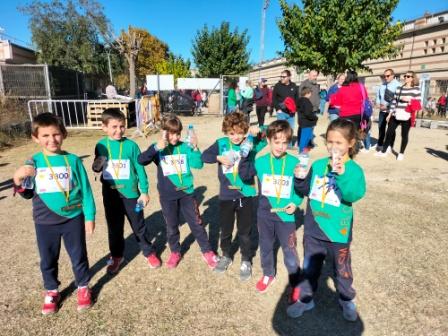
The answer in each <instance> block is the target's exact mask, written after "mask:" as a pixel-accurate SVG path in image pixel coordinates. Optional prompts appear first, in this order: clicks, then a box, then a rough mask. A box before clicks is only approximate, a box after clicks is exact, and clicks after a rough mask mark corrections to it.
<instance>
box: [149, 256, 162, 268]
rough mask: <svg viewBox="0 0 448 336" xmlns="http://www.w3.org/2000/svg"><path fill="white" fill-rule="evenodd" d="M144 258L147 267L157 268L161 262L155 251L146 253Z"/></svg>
mask: <svg viewBox="0 0 448 336" xmlns="http://www.w3.org/2000/svg"><path fill="white" fill-rule="evenodd" d="M146 260H148V265H149V268H159V267H160V265H161V264H162V263H161V261H160V259H159V258H158V257H157V255H156V254H155V253H151V254H150V255H148V256H147V257H146Z"/></svg>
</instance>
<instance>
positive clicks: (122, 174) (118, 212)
mask: <svg viewBox="0 0 448 336" xmlns="http://www.w3.org/2000/svg"><path fill="white" fill-rule="evenodd" d="M101 118H102V122H103V131H104V132H105V133H106V134H107V137H105V138H103V139H101V140H100V141H99V142H98V143H97V145H96V146H95V161H94V164H93V167H92V168H93V170H94V171H95V172H97V173H101V174H102V175H101V182H102V184H103V204H104V212H105V214H106V221H107V229H108V232H109V249H110V259H109V261H108V266H107V272H109V273H110V274H116V273H117V272H118V271H119V269H120V265H121V264H122V263H123V261H124V258H123V254H124V246H125V244H124V237H123V230H124V217H125V216H126V217H127V218H128V220H129V223H130V224H131V228H132V231H133V232H134V236H135V238H136V240H137V242H138V244H139V246H140V249H141V250H142V253H143V255H144V256H145V258H146V259H147V262H148V265H149V267H150V268H158V267H160V259H159V258H158V257H157V255H156V253H155V251H154V247H153V246H152V244H151V242H150V241H149V240H148V238H147V237H146V234H145V233H146V224H145V217H144V214H143V207H145V206H146V205H147V204H148V202H149V196H148V189H149V185H148V179H147V177H146V172H145V168H144V167H143V166H142V165H140V164H139V163H138V162H137V158H138V156H139V155H140V148H139V147H138V145H137V144H136V143H135V142H134V141H132V140H130V139H127V138H126V137H124V132H125V130H126V128H125V116H124V114H123V112H121V111H120V110H119V109H117V108H109V109H106V110H105V111H104V112H103V114H102V116H101Z"/></svg>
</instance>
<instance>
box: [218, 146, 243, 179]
mask: <svg viewBox="0 0 448 336" xmlns="http://www.w3.org/2000/svg"><path fill="white" fill-rule="evenodd" d="M230 154H232V157H233V158H234V159H235V160H236V161H235V163H234V164H233V166H232V167H226V166H224V165H221V167H222V173H223V174H232V173H233V172H234V171H235V172H238V165H239V164H240V160H241V156H240V153H239V152H235V151H231V152H230V151H226V152H223V153H222V154H221V155H223V156H227V157H230Z"/></svg>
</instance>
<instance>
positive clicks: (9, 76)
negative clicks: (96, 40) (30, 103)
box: [0, 64, 103, 99]
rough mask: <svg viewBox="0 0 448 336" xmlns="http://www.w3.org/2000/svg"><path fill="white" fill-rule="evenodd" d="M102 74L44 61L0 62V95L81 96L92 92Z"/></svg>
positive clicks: (99, 81) (21, 96)
mask: <svg viewBox="0 0 448 336" xmlns="http://www.w3.org/2000/svg"><path fill="white" fill-rule="evenodd" d="M102 81H103V78H101V76H90V77H89V76H86V75H84V74H82V73H80V72H78V71H74V70H70V69H65V68H62V67H57V66H49V65H46V64H24V65H16V64H2V65H0V97H5V98H34V99H39V98H41V99H42V98H43V99H51V98H56V97H57V98H59V99H80V98H84V95H85V94H89V95H90V96H94V95H95V92H94V91H95V90H96V88H97V87H101V83H102Z"/></svg>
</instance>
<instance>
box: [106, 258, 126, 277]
mask: <svg viewBox="0 0 448 336" xmlns="http://www.w3.org/2000/svg"><path fill="white" fill-rule="evenodd" d="M123 261H124V258H120V257H119V258H116V257H110V258H109V260H108V261H107V273H109V274H117V273H118V271H119V269H120V266H121V264H122V263H123Z"/></svg>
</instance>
